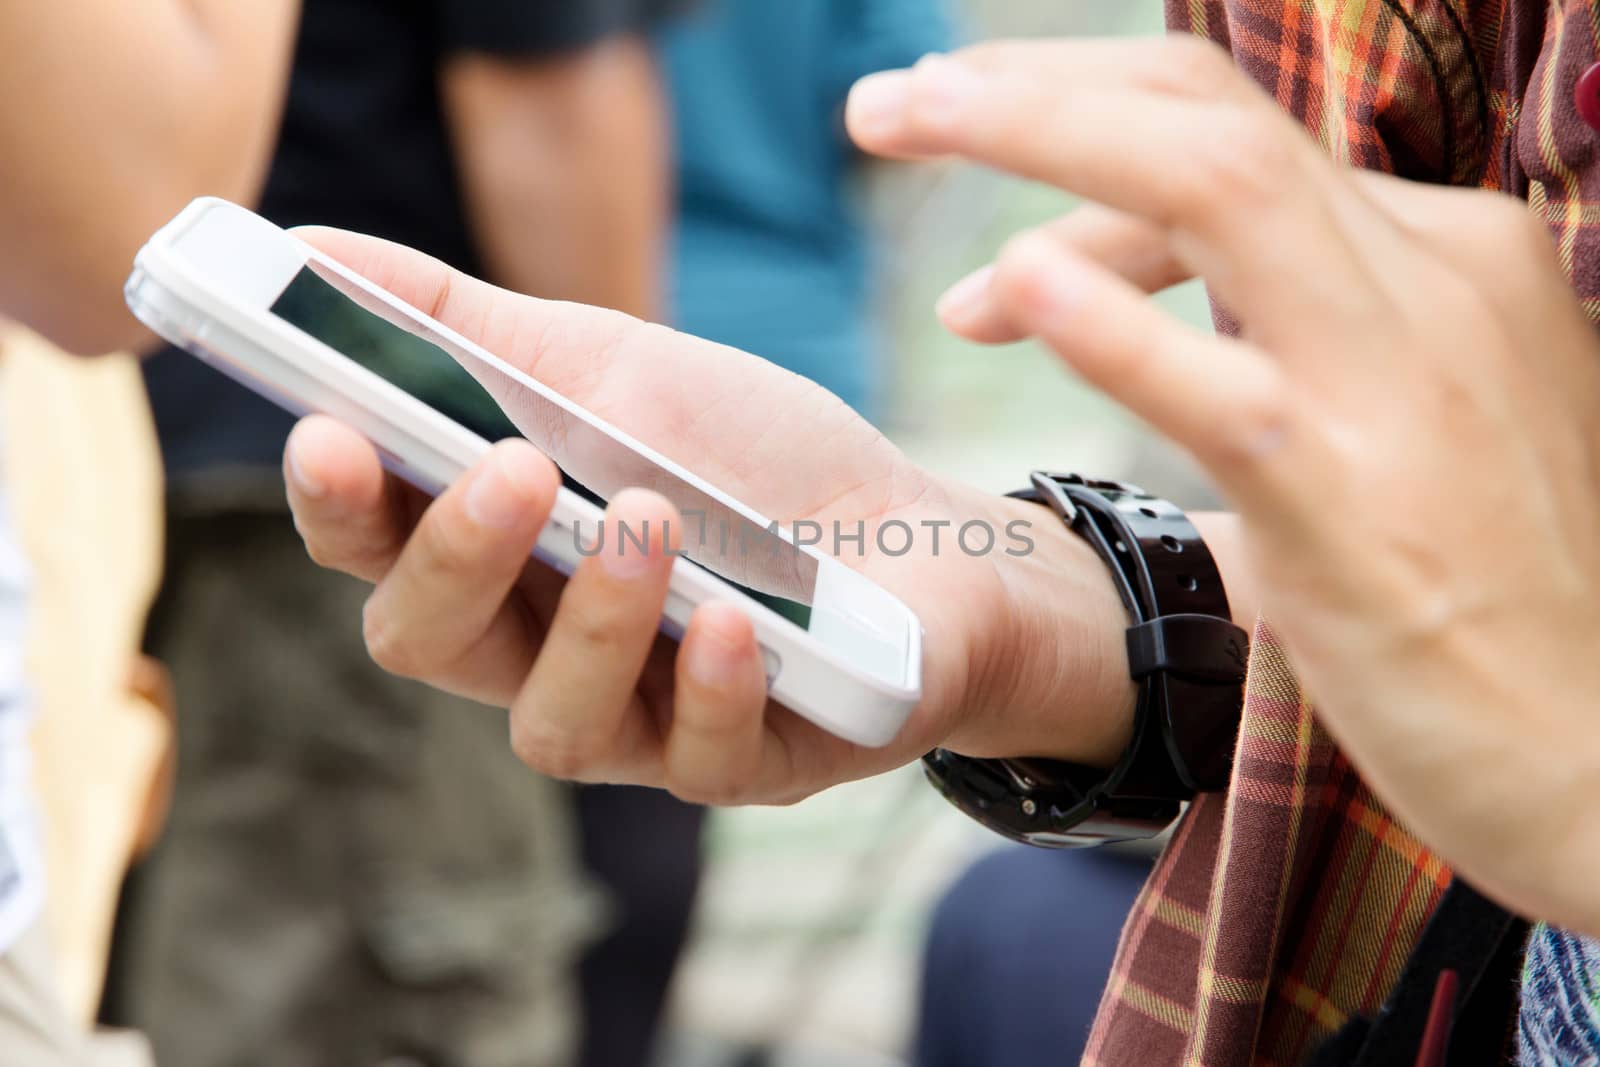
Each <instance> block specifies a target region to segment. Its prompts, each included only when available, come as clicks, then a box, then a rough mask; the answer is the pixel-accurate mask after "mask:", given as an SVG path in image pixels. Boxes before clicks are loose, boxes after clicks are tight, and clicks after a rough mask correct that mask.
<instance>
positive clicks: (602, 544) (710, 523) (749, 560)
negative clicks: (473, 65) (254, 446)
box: [271, 262, 817, 626]
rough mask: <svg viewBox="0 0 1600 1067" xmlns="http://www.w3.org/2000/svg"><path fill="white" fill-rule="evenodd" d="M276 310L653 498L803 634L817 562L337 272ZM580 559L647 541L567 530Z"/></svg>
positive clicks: (492, 427) (604, 483)
mask: <svg viewBox="0 0 1600 1067" xmlns="http://www.w3.org/2000/svg"><path fill="white" fill-rule="evenodd" d="M271 311H272V313H273V314H274V315H276V316H278V317H279V318H281V319H283V320H284V321H286V322H288V323H289V324H290V325H292V326H294V327H295V328H297V329H299V330H301V331H302V332H304V333H306V334H309V335H310V336H312V337H314V338H316V339H317V340H319V341H322V342H323V343H325V344H327V345H328V346H329V347H331V348H333V349H334V350H336V351H338V352H341V353H343V354H344V355H345V356H347V357H349V358H350V359H352V360H355V361H356V362H357V363H359V364H360V365H361V366H363V367H365V368H366V369H368V370H370V371H372V372H373V373H375V374H377V375H379V376H380V377H382V378H383V379H385V380H386V381H388V382H390V383H391V384H393V385H395V386H397V387H399V388H400V389H403V390H404V391H405V392H407V393H409V394H410V395H411V396H413V397H415V398H416V399H418V400H420V401H422V402H423V403H425V404H427V405H428V406H430V407H432V408H434V409H436V410H438V411H439V412H441V413H443V414H444V415H446V416H448V417H449V418H451V419H453V420H454V421H456V422H458V423H460V424H461V425H463V426H465V427H467V428H468V429H470V430H473V431H474V432H475V433H477V434H479V435H480V436H482V437H485V438H487V439H488V440H491V441H493V440H500V439H502V438H505V437H509V436H513V435H516V434H518V433H520V434H521V435H522V436H524V437H526V438H528V440H530V441H532V442H533V443H534V444H535V445H536V446H538V447H539V449H540V450H541V451H543V452H544V453H545V454H546V455H548V456H550V458H551V459H553V460H554V461H555V462H556V464H557V466H559V467H560V468H561V469H562V470H563V471H564V472H565V473H566V474H568V475H569V476H570V477H572V478H573V479H574V480H575V481H577V482H578V483H579V484H581V485H583V486H584V487H586V488H587V489H589V490H590V491H591V492H592V493H594V494H595V495H597V496H598V497H600V498H601V499H602V500H608V499H610V498H611V497H612V496H614V495H615V494H616V493H618V492H619V491H621V490H622V489H624V488H627V487H630V486H639V487H644V488H647V489H651V490H654V491H656V492H658V493H660V494H661V495H662V496H664V497H666V498H667V499H668V500H670V501H671V502H672V503H673V505H674V506H676V507H677V508H678V510H679V512H680V513H681V515H682V516H683V528H682V529H681V530H680V531H678V536H679V541H680V544H681V546H682V550H683V551H684V553H685V554H686V555H687V556H688V557H689V558H690V559H692V560H693V561H695V562H696V563H699V564H700V565H702V566H704V567H706V568H708V569H710V570H712V571H714V572H716V573H717V574H719V575H721V576H722V577H723V578H725V579H727V580H729V581H731V582H733V583H735V584H737V585H741V586H744V587H745V588H746V589H748V590H751V591H753V592H755V593H757V594H763V595H761V597H760V598H761V599H762V600H763V601H765V602H767V603H768V604H769V606H771V607H773V608H774V609H775V610H777V611H779V612H780V613H781V614H783V615H784V616H786V617H788V618H790V619H791V620H793V621H795V622H797V623H798V624H800V625H801V626H805V625H807V622H808V619H809V614H810V613H809V605H810V604H811V603H812V602H813V600H814V597H815V592H816V583H817V560H816V558H815V557H813V556H811V555H810V554H808V553H805V552H801V551H800V550H799V549H797V548H796V547H795V546H794V544H793V543H792V542H790V541H788V540H785V539H783V538H782V537H779V536H778V535H777V533H776V527H775V526H762V525H760V524H758V523H755V522H753V521H751V520H750V519H748V518H746V517H745V516H743V515H741V514H739V513H738V512H736V511H733V510H732V509H729V508H727V507H725V506H723V505H722V504H720V503H719V502H718V501H717V500H716V499H715V498H713V497H711V496H709V495H708V494H706V493H704V492H702V491H701V490H699V489H697V488H696V487H695V486H693V485H691V484H690V483H688V482H686V481H684V480H683V479H682V478H679V477H678V476H677V475H675V474H673V473H672V472H670V471H668V470H665V469H663V468H661V467H660V466H658V465H656V464H655V463H652V462H650V461H649V460H647V459H646V458H645V457H643V456H641V455H639V454H638V453H637V452H635V451H633V450H632V449H631V448H629V447H627V446H626V445H625V444H623V443H621V442H619V441H617V440H615V439H614V438H612V437H611V436H609V435H608V434H606V433H604V432H602V431H601V430H599V429H598V428H597V427H594V426H592V425H590V424H589V423H588V422H587V421H585V420H584V419H582V418H581V417H579V416H577V415H575V414H574V413H573V412H571V411H569V410H567V409H565V408H564V407H562V406H561V405H560V404H559V403H557V402H556V401H555V400H553V399H551V398H550V397H548V396H545V395H544V394H542V393H540V392H539V391H537V390H535V389H531V388H529V387H528V386H527V385H525V384H524V383H522V382H520V381H518V380H517V379H516V378H514V377H512V376H510V375H508V374H506V373H505V372H504V371H503V370H501V369H500V368H499V367H497V366H495V365H494V364H493V363H490V362H487V361H485V360H483V359H482V358H481V357H479V356H477V355H475V354H474V353H472V352H470V351H467V350H466V349H464V348H462V347H461V346H460V345H458V344H455V343H453V342H452V341H450V340H449V339H448V338H445V337H443V336H441V335H439V334H438V333H437V332H436V331H435V330H434V329H432V328H431V327H430V326H429V325H428V324H427V323H425V322H422V321H420V320H417V319H413V318H411V317H409V316H407V315H404V314H402V313H400V312H398V311H396V310H395V309H394V308H391V307H390V306H388V305H387V304H386V303H384V302H383V301H381V300H377V299H375V298H373V297H372V295H371V294H369V293H367V292H365V291H364V290H362V289H361V288H360V287H359V286H355V285H352V284H351V283H349V282H348V281H347V280H345V279H344V278H342V277H340V276H339V275H338V274H337V273H335V272H333V271H330V270H326V269H324V268H322V267H321V266H320V265H319V264H317V263H314V262H313V263H308V264H307V265H306V266H305V267H304V268H302V269H301V270H300V272H299V273H298V274H297V275H296V276H295V277H294V278H293V279H292V280H291V281H290V283H289V284H288V286H287V287H285V288H284V290H283V292H282V293H281V294H279V296H278V298H277V300H276V301H274V303H273V305H272V308H271ZM574 536H575V537H577V538H579V539H580V541H581V543H580V545H579V547H580V549H581V550H583V551H584V552H585V553H586V554H589V555H593V554H594V553H595V552H597V551H598V552H615V551H618V550H619V546H621V545H622V544H623V543H624V540H626V543H627V544H628V546H629V547H630V548H631V547H632V545H633V544H635V543H637V542H639V541H640V540H641V539H642V537H643V536H644V534H643V532H642V531H638V530H632V531H629V530H626V529H615V528H601V529H594V530H589V529H581V530H577V531H574Z"/></svg>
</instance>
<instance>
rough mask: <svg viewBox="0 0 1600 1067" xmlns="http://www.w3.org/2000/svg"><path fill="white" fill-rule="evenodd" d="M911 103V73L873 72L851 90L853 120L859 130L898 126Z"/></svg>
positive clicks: (888, 128) (893, 71)
mask: <svg viewBox="0 0 1600 1067" xmlns="http://www.w3.org/2000/svg"><path fill="white" fill-rule="evenodd" d="M910 103H911V72H910V71H908V70H886V71H883V72H881V73H879V74H869V75H867V76H866V77H865V78H862V79H861V80H860V81H858V82H856V85H855V88H854V89H852V90H851V91H850V101H849V105H848V106H849V110H850V119H851V123H852V125H854V126H855V127H856V128H857V129H858V130H862V131H866V132H870V133H888V132H891V131H893V130H894V129H895V128H897V127H898V126H899V125H900V123H901V121H902V119H903V118H904V117H905V112H906V107H907V105H909V104H910Z"/></svg>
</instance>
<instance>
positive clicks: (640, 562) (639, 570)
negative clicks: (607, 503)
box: [600, 489, 662, 582]
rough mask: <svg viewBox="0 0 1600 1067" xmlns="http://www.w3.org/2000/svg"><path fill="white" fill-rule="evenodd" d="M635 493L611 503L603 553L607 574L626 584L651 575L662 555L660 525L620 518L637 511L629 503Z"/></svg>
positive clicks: (631, 491)
mask: <svg viewBox="0 0 1600 1067" xmlns="http://www.w3.org/2000/svg"><path fill="white" fill-rule="evenodd" d="M636 491H637V490H631V489H625V490H623V491H622V492H621V493H618V494H617V496H616V497H615V498H614V499H613V500H612V501H611V505H612V506H611V507H610V508H608V509H607V511H606V537H605V545H604V547H603V548H602V549H601V552H600V565H601V566H602V567H604V568H605V572H606V573H607V574H609V575H610V576H611V577H613V578H616V579H618V580H619V581H624V582H631V581H633V580H635V579H637V578H643V577H644V576H645V575H646V574H649V573H650V572H651V571H652V570H653V569H655V565H656V562H655V561H656V559H657V558H658V557H660V556H661V555H662V552H661V549H660V547H659V546H660V542H661V536H660V535H661V532H662V531H661V530H660V529H658V528H657V527H658V525H659V523H658V522H657V521H655V520H651V519H627V518H622V517H621V515H622V514H623V513H624V512H632V511H635V510H636V509H635V508H634V507H633V506H632V505H630V504H629V502H628V500H627V499H626V497H627V495H628V494H629V493H633V492H636Z"/></svg>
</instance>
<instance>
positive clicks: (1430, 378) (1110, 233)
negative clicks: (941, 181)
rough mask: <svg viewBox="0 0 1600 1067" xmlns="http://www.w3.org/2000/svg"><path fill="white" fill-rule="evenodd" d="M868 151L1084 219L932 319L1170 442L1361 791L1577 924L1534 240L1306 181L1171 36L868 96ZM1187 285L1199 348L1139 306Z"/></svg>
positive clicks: (1508, 212) (1560, 481)
mask: <svg viewBox="0 0 1600 1067" xmlns="http://www.w3.org/2000/svg"><path fill="white" fill-rule="evenodd" d="M848 117H849V121H850V125H851V130H852V132H853V134H854V136H855V137H856V139H857V141H858V142H859V143H860V144H862V145H863V147H865V148H868V149H869V150H872V151H876V152H879V153H882V154H886V155H890V156H895V157H899V158H929V157H947V156H954V157H961V158H966V159H970V160H973V161H976V162H980V163H983V164H987V165H990V166H993V167H996V168H998V169H1001V170H1006V171H1010V172H1013V173H1017V174H1021V175H1024V176H1027V177H1030V178H1034V179H1036V180H1039V181H1043V182H1047V183H1049V184H1052V185H1056V186H1059V187H1061V188H1063V189H1067V190H1070V191H1072V192H1074V193H1077V194H1080V195H1082V196H1084V197H1087V198H1089V199H1091V200H1093V201H1095V202H1096V203H1097V205H1098V206H1095V207H1092V208H1088V209H1085V210H1083V211H1080V212H1078V213H1075V214H1073V215H1071V216H1069V217H1067V218H1066V219H1063V220H1061V221H1059V222H1057V223H1054V224H1052V225H1049V226H1046V227H1043V228H1041V229H1040V230H1037V231H1034V232H1030V233H1027V234H1023V235H1021V236H1019V237H1017V238H1016V239H1014V240H1013V241H1012V242H1011V243H1010V244H1009V245H1008V246H1007V247H1006V248H1005V250H1004V251H1003V252H1002V254H1001V255H1000V256H999V258H998V260H997V261H996V263H995V265H994V266H993V268H991V269H988V270H986V271H982V272H979V273H978V274H977V275H975V276H974V277H972V278H969V279H967V280H965V281H964V282H962V283H959V284H958V285H957V286H956V287H954V288H953V289H952V291H951V292H950V293H949V294H947V296H946V298H945V300H944V301H943V302H942V304H941V308H940V311H941V315H942V317H943V319H944V321H945V322H946V324H947V325H949V326H950V327H951V328H952V329H954V330H956V331H957V332H958V333H962V334H964V335H966V336H968V337H970V338H972V339H974V340H983V341H1004V340H1009V339H1014V338H1016V337H1021V336H1027V335H1032V336H1036V337H1038V338H1040V339H1041V340H1043V341H1044V342H1045V343H1046V344H1047V345H1049V346H1050V347H1052V348H1053V349H1054V350H1055V351H1056V352H1057V353H1059V354H1060V356H1061V357H1062V359H1063V360H1064V361H1065V362H1066V363H1068V364H1069V365H1070V366H1072V367H1073V368H1074V369H1075V370H1076V371H1077V372H1078V373H1080V374H1082V375H1083V376H1084V377H1086V378H1087V379H1089V380H1090V381H1091V382H1093V383H1094V384H1095V385H1097V386H1099V387H1100V388H1102V389H1104V390H1105V391H1106V392H1107V393H1108V394H1109V395H1111V396H1112V397H1114V398H1115V399H1117V400H1118V401H1120V402H1122V403H1123V404H1125V405H1126V406H1127V407H1128V408H1129V409H1131V410H1132V411H1133V412H1135V413H1136V414H1138V415H1140V416H1141V417H1143V418H1144V419H1145V420H1147V421H1148V422H1149V423H1150V424H1151V425H1152V426H1154V427H1155V428H1156V429H1157V430H1159V431H1161V432H1162V433H1164V434H1166V435H1168V436H1170V437H1171V438H1173V439H1174V440H1175V441H1177V442H1178V443H1180V444H1181V445H1183V446H1184V447H1186V448H1187V449H1188V450H1189V451H1190V452H1191V453H1193V454H1194V455H1195V456H1196V457H1197V458H1198V459H1199V460H1200V462H1201V463H1203V464H1204V465H1205V466H1206V468H1207V469H1208V470H1209V472H1210V473H1211V475H1212V476H1213V478H1214V479H1215V481H1216V483H1217V484H1218V485H1219V486H1220V487H1221V488H1222V489H1223V490H1224V491H1225V493H1226V494H1227V495H1228V496H1229V497H1230V498H1231V500H1232V501H1233V502H1234V503H1235V504H1236V505H1237V507H1238V509H1239V523H1240V532H1241V536H1242V540H1243V543H1244V545H1245V551H1244V552H1243V553H1242V554H1241V555H1240V556H1238V557H1236V558H1235V559H1234V560H1233V561H1232V562H1231V563H1230V564H1229V566H1228V574H1227V578H1228V581H1229V584H1230V587H1232V586H1233V585H1234V584H1235V582H1236V580H1237V581H1239V582H1240V583H1241V584H1248V585H1250V586H1253V587H1255V588H1257V589H1258V590H1259V593H1260V597H1261V601H1262V606H1263V610H1264V611H1265V612H1266V613H1267V614H1268V616H1269V617H1270V618H1271V619H1272V621H1273V624H1274V627H1275V628H1276V629H1277V630H1278V632H1279V633H1280V634H1281V636H1282V637H1283V638H1284V640H1285V642H1286V644H1287V646H1288V647H1289V649H1290V650H1291V654H1292V657H1293V660H1294V662H1295V665H1296V667H1297V669H1298V670H1299V672H1300V673H1301V675H1302V679H1303V681H1304V683H1305V685H1306V687H1307V690H1308V692H1309V693H1310V695H1311V696H1312V697H1313V698H1314V699H1315V701H1316V704H1317V707H1318V710H1319V713H1320V714H1321V716H1322V718H1323V719H1324V721H1325V722H1326V724H1327V726H1328V729H1329V730H1330V731H1331V732H1332V733H1333V735H1334V736H1335V737H1336V739H1337V740H1338V741H1339V742H1340V744H1341V745H1342V746H1343V747H1344V749H1345V750H1346V752H1347V753H1348V754H1349V756H1350V757H1351V759H1352V760H1353V761H1354V762H1355V763H1356V765H1357V766H1358V767H1359V768H1360V769H1361V771H1362V773H1363V774H1364V775H1365V776H1366V777H1367V779H1368V780H1369V781H1370V783H1371V784H1372V786H1373V788H1374V789H1375V790H1376V791H1377V792H1378V794H1379V795H1380V796H1381V797H1383V799H1384V800H1385V801H1386V802H1387V803H1389V804H1390V805H1391V806H1392V807H1393V808H1394V810H1395V811H1396V813H1397V814H1398V815H1399V816H1400V817H1401V818H1402V819H1404V820H1405V821H1406V822H1407V823H1409V824H1410V826H1411V828H1412V829H1413V830H1414V831H1415V832H1417V833H1418V834H1419V835H1420V836H1421V837H1422V838H1423V840H1425V841H1426V842H1427V843H1428V844H1429V845H1431V846H1432V847H1434V848H1436V849H1437V850H1439V852H1440V853H1441V854H1442V855H1443V856H1444V857H1445V858H1446V859H1447V860H1448V861H1449V862H1451V863H1452V864H1453V865H1455V866H1456V867H1457V869H1458V870H1459V871H1460V872H1461V873H1462V874H1463V875H1465V876H1466V877H1467V878H1468V879H1470V880H1472V881H1473V882H1475V883H1476V884H1478V885H1480V886H1481V887H1482V888H1484V889H1485V890H1486V891H1488V892H1491V893H1493V894H1495V895H1496V896H1498V897H1499V899H1501V900H1502V901H1503V902H1504V903H1506V904H1507V905H1509V906H1510V907H1512V908H1515V909H1517V910H1519V911H1522V912H1524V913H1525V914H1529V915H1533V916H1536V917H1539V918H1544V919H1548V920H1550V921H1552V922H1556V923H1561V924H1565V925H1568V926H1570V927H1573V928H1575V929H1578V930H1582V931H1586V932H1589V933H1593V934H1600V894H1597V893H1596V892H1595V889H1594V887H1595V886H1596V885H1597V884H1600V839H1597V838H1600V817H1597V815H1600V716H1597V714H1596V712H1597V709H1600V698H1597V697H1596V693H1600V658H1597V657H1596V656H1595V655H1594V646H1595V635H1596V634H1597V633H1600V599H1597V592H1600V482H1597V477H1596V472H1597V471H1600V418H1597V414H1600V345H1597V343H1596V338H1595V334H1594V332H1593V329H1592V327H1591V325H1590V323H1589V322H1588V320H1587V318H1586V317H1585V315H1584V314H1583V311H1582V308H1581V307H1580V305H1579V304H1578V302H1577V301H1576V299H1575V298H1574V296H1573V294H1572V292H1571V290H1570V287H1569V285H1568V283H1567V280H1566V278H1565V276H1564V274H1563V273H1562V271H1561V269H1560V266H1559V263H1558V261H1557V258H1556V255H1555V251H1554V248H1553V247H1552V244H1551V241H1550V238H1549V236H1548V233H1547V231H1546V230H1545V229H1544V227H1543V226H1542V225H1541V224H1539V223H1538V222H1537V221H1536V220H1535V219H1534V218H1532V217H1531V216H1530V215H1529V213H1528V212H1527V210H1526V207H1525V205H1523V204H1521V203H1519V202H1517V201H1515V200H1512V199H1510V198H1507V197H1503V196H1499V195H1496V194H1492V193H1486V192H1478V191H1467V190H1461V189H1446V188H1437V187H1424V186H1417V185H1412V184H1409V183H1405V182H1401V181H1397V180H1395V179H1391V178H1387V177H1380V176H1375V175H1370V174H1362V173H1359V172H1353V171H1350V170H1347V169H1343V168H1340V167H1337V166H1335V165H1333V164H1331V163H1330V162H1329V161H1328V160H1327V159H1326V158H1325V157H1324V155H1323V154H1322V152H1321V151H1320V149H1319V148H1318V146H1317V145H1315V144H1314V143H1313V142H1312V141H1311V140H1310V139H1309V138H1308V137H1307V136H1306V135H1305V134H1304V132H1303V131H1302V130H1301V129H1300V128H1299V127H1298V126H1297V125H1295V124H1294V123H1293V122H1292V121H1291V120H1290V119H1289V118H1288V117H1287V116H1286V115H1284V114H1283V113H1282V112H1281V111H1280V110H1279V109H1278V108H1277V107H1276V106H1275V105H1274V104H1273V102H1272V101H1271V100H1270V99H1269V98H1267V97H1266V96H1265V95H1263V94H1262V93H1261V92H1260V91H1259V90H1258V89H1257V87H1256V86H1255V85H1254V83H1252V82H1251V81H1250V80H1249V79H1248V78H1246V77H1245V76H1244V75H1243V74H1242V73H1240V72H1239V71H1238V70H1236V69H1235V68H1234V66H1233V65H1232V63H1231V61H1230V60H1229V59H1228V57H1227V56H1226V55H1225V54H1223V53H1222V52H1221V51H1219V50H1217V49H1215V48H1213V47H1212V46H1210V45H1207V44H1204V43H1201V42H1199V41H1196V40H1192V39H1187V38H1171V39H1167V40H1163V41H1160V42H1117V43H1096V42H1081V41H1080V42H1050V43H1038V42H1036V43H998V44H993V45H986V46H980V47H978V48H974V49H971V50H969V51H966V52H964V53H960V54H958V55H956V56H954V57H934V58H930V59H927V60H924V61H923V62H922V63H920V64H918V66H917V67H916V68H914V69H913V70H910V71H898V72H891V73H887V74H882V75H876V76H874V77H872V78H869V79H866V80H865V81H863V82H862V83H861V84H859V85H858V86H857V88H856V91H855V94H854V96H853V97H852V100H851V104H850V108H849V113H848ZM1193 276H1199V277H1203V278H1204V279H1205V280H1206V282H1207V283H1208V285H1209V286H1210V287H1211V290H1212V292H1213V293H1214V294H1215V295H1216V296H1217V297H1218V298H1219V299H1220V300H1221V301H1222V303H1223V304H1225V305H1226V306H1227V307H1228V308H1229V310H1230V311H1231V312H1233V313H1234V314H1235V315H1236V317H1237V318H1238V319H1239V321H1240V322H1241V323H1242V326H1243V332H1242V335H1241V336H1239V337H1238V338H1219V337H1213V336H1210V335H1209V334H1206V333H1203V332H1201V331H1198V330H1195V329H1192V328H1190V327H1188V326H1186V325H1184V324H1182V323H1180V322H1179V321H1177V320H1175V319H1174V318H1172V317H1171V316H1170V315H1169V314H1167V313H1166V312H1164V311H1162V310H1161V309H1160V308H1159V307H1158V306H1157V305H1156V304H1154V303H1153V302H1151V301H1150V300H1148V299H1147V294H1148V293H1149V292H1151V291H1154V290H1156V289H1159V288H1161V287H1163V286H1165V285H1169V284H1172V283H1174V282H1176V281H1180V280H1183V279H1185V278H1189V277H1193Z"/></svg>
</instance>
